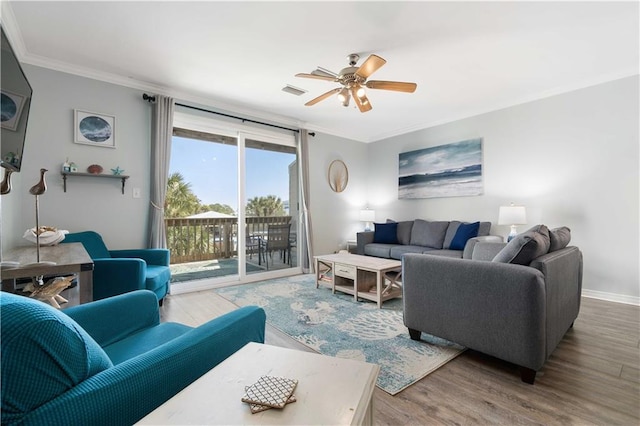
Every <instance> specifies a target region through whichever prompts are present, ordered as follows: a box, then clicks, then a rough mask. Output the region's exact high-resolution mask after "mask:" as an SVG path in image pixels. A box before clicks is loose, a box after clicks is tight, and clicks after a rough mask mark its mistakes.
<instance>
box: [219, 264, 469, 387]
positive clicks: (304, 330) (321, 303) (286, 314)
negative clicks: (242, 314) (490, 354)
mask: <svg viewBox="0 0 640 426" xmlns="http://www.w3.org/2000/svg"><path fill="white" fill-rule="evenodd" d="M215 291H216V293H218V294H219V295H221V296H222V297H224V298H225V299H227V300H230V301H231V302H233V303H235V304H236V305H238V306H247V305H258V306H261V307H262V308H264V310H265V311H266V313H267V322H269V324H271V325H272V326H274V327H275V328H277V329H279V330H281V331H283V332H284V333H286V334H288V335H289V336H291V337H292V338H294V339H295V340H297V341H299V342H301V343H303V344H305V345H307V346H309V347H311V348H312V349H314V350H316V351H317V352H319V353H321V354H324V355H330V356H336V357H340V358H350V359H357V360H361V361H366V362H370V363H373V364H378V365H379V366H380V375H379V376H378V383H377V385H378V387H380V388H381V389H382V390H384V391H385V392H388V393H389V394H391V395H395V394H397V393H398V392H400V391H401V390H403V389H405V388H406V387H407V386H410V385H411V384H413V383H415V382H416V381H418V380H420V379H421V378H423V377H424V376H426V375H427V374H429V373H431V372H433V371H435V370H436V369H437V368H439V367H441V366H442V365H444V364H446V363H447V362H448V361H450V360H452V359H453V358H455V357H456V356H457V355H459V354H460V353H461V352H462V351H463V350H464V348H463V347H461V346H459V345H456V344H454V343H451V342H448V341H446V340H444V339H440V338H437V337H433V336H429V335H427V334H426V333H422V340H421V341H420V342H416V341H413V340H411V339H410V338H409V333H408V331H407V328H406V327H405V326H404V324H403V322H402V299H393V300H389V301H386V302H384V303H383V305H382V309H378V307H377V305H376V304H375V303H374V302H369V301H362V302H357V303H356V302H355V301H354V299H353V296H350V295H346V294H342V293H338V292H336V294H332V293H331V289H329V288H327V287H320V288H319V289H316V285H315V276H314V275H297V276H295V277H288V278H279V279H274V280H268V281H262V282H259V283H254V284H245V285H239V286H235V287H226V288H222V289H218V290H215Z"/></svg>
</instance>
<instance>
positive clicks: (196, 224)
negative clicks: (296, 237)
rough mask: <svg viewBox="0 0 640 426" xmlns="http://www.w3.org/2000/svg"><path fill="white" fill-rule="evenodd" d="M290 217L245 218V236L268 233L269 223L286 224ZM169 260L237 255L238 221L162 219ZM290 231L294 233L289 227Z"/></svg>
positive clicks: (192, 259) (218, 257) (173, 262)
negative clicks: (169, 253) (169, 252)
mask: <svg viewBox="0 0 640 426" xmlns="http://www.w3.org/2000/svg"><path fill="white" fill-rule="evenodd" d="M290 222H291V216H265V217H248V218H247V232H246V235H247V236H249V235H261V236H266V235H267V229H268V226H269V225H270V224H271V225H280V224H287V223H290ZM165 225H166V227H167V245H168V247H169V249H170V250H171V263H172V264H176V263H187V262H197V261H201V260H210V259H224V258H227V259H228V258H231V257H234V256H237V254H238V252H237V250H238V247H237V235H238V220H237V218H235V217H229V218H198V219H196V218H172V219H165ZM292 232H295V231H294V230H292Z"/></svg>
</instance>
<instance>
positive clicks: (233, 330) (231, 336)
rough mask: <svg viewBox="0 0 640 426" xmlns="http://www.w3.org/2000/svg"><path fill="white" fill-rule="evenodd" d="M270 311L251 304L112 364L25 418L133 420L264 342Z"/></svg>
mask: <svg viewBox="0 0 640 426" xmlns="http://www.w3.org/2000/svg"><path fill="white" fill-rule="evenodd" d="M265 319H266V316H265V313H264V311H263V310H262V308H258V307H256V306H248V307H244V308H239V309H237V310H235V311H232V312H229V313H228V314H225V315H223V316H221V317H218V318H215V319H213V320H211V321H209V322H208V323H206V324H203V325H201V326H200V327H198V328H195V329H193V330H191V331H188V332H187V333H185V334H183V335H182V336H180V337H177V338H175V339H173V340H171V341H170V342H167V343H166V344H164V345H161V346H159V347H157V348H155V349H152V350H150V351H149V352H147V353H145V354H143V355H140V356H137V357H135V358H131V359H130V360H128V361H125V362H123V363H121V364H118V365H116V366H114V367H112V368H108V369H106V370H104V371H102V372H100V373H98V374H96V375H94V376H92V377H90V378H89V379H87V380H85V381H84V382H82V383H80V384H79V385H77V386H75V387H73V388H72V389H70V390H69V391H68V392H65V393H64V394H62V395H61V396H59V397H58V398H56V399H54V400H52V401H50V402H48V403H46V404H44V405H42V406H40V407H38V408H37V409H36V410H34V411H32V412H31V413H29V414H28V415H27V416H25V417H24V423H25V424H48V425H69V424H77V425H109V424H133V423H135V422H137V421H138V420H140V419H141V418H142V417H144V416H145V415H147V414H148V413H150V412H151V411H153V410H154V409H155V408H157V407H158V406H160V405H161V404H162V403H164V402H165V401H166V400H168V399H169V398H171V397H173V396H174V395H175V394H177V393H178V392H180V391H181V390H182V389H184V388H185V387H186V386H188V385H189V384H191V383H193V382H194V381H195V380H196V379H198V378H199V377H200V376H202V375H203V374H204V373H206V372H207V371H209V370H210V369H212V368H213V367H215V366H216V365H218V364H219V363H220V362H222V361H223V360H225V359H226V358H228V357H229V356H230V355H232V354H233V353H234V352H236V351H238V350H239V349H240V348H242V347H243V346H244V345H246V344H247V343H249V342H258V343H263V342H264V328H265Z"/></svg>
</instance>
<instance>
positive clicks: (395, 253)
mask: <svg viewBox="0 0 640 426" xmlns="http://www.w3.org/2000/svg"><path fill="white" fill-rule="evenodd" d="M423 251H424V247H422V246H412V245H404V244H403V245H397V246H394V247H393V248H392V249H391V253H390V255H389V257H391V258H392V259H398V260H402V255H403V254H405V253H422V252H423Z"/></svg>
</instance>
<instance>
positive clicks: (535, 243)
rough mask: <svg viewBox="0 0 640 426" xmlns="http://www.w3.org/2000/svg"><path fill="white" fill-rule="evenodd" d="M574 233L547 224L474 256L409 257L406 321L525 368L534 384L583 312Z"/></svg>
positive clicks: (483, 245)
mask: <svg viewBox="0 0 640 426" xmlns="http://www.w3.org/2000/svg"><path fill="white" fill-rule="evenodd" d="M569 239H570V234H569V230H568V228H556V229H555V230H551V232H549V230H548V229H547V228H546V227H545V226H544V225H539V226H537V227H534V228H532V229H531V230H529V231H527V232H525V233H523V234H520V235H518V237H516V239H514V240H512V241H511V242H509V243H508V244H505V243H487V242H480V243H477V244H476V245H475V247H474V250H473V253H472V256H471V259H469V260H463V259H452V258H447V257H441V256H426V255H422V254H406V255H405V256H404V258H403V265H402V271H403V292H404V293H403V304H404V324H405V326H406V327H407V328H408V329H409V334H410V336H411V338H412V339H414V340H418V339H419V338H420V334H421V332H425V333H429V334H431V335H434V336H438V337H442V338H445V339H448V340H450V341H453V342H456V343H459V344H461V345H463V346H466V347H468V348H470V349H474V350H477V351H479V352H483V353H486V354H488V355H492V356H495V357H497V358H500V359H503V360H505V361H509V362H511V363H514V364H516V365H518V366H520V367H521V373H522V380H523V381H524V382H527V383H531V384H533V382H534V380H535V376H536V372H537V371H538V370H540V368H542V366H543V364H544V362H545V361H546V360H547V358H549V356H550V355H551V353H552V352H553V350H554V349H555V347H556V346H557V345H558V343H559V342H560V340H562V338H563V336H564V334H565V333H566V332H567V330H568V329H569V328H570V327H571V326H573V321H574V320H575V319H576V318H577V316H578V311H579V309H580V294H581V291H582V253H581V252H580V250H579V249H578V248H577V247H568V246H567V244H568V242H569Z"/></svg>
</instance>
